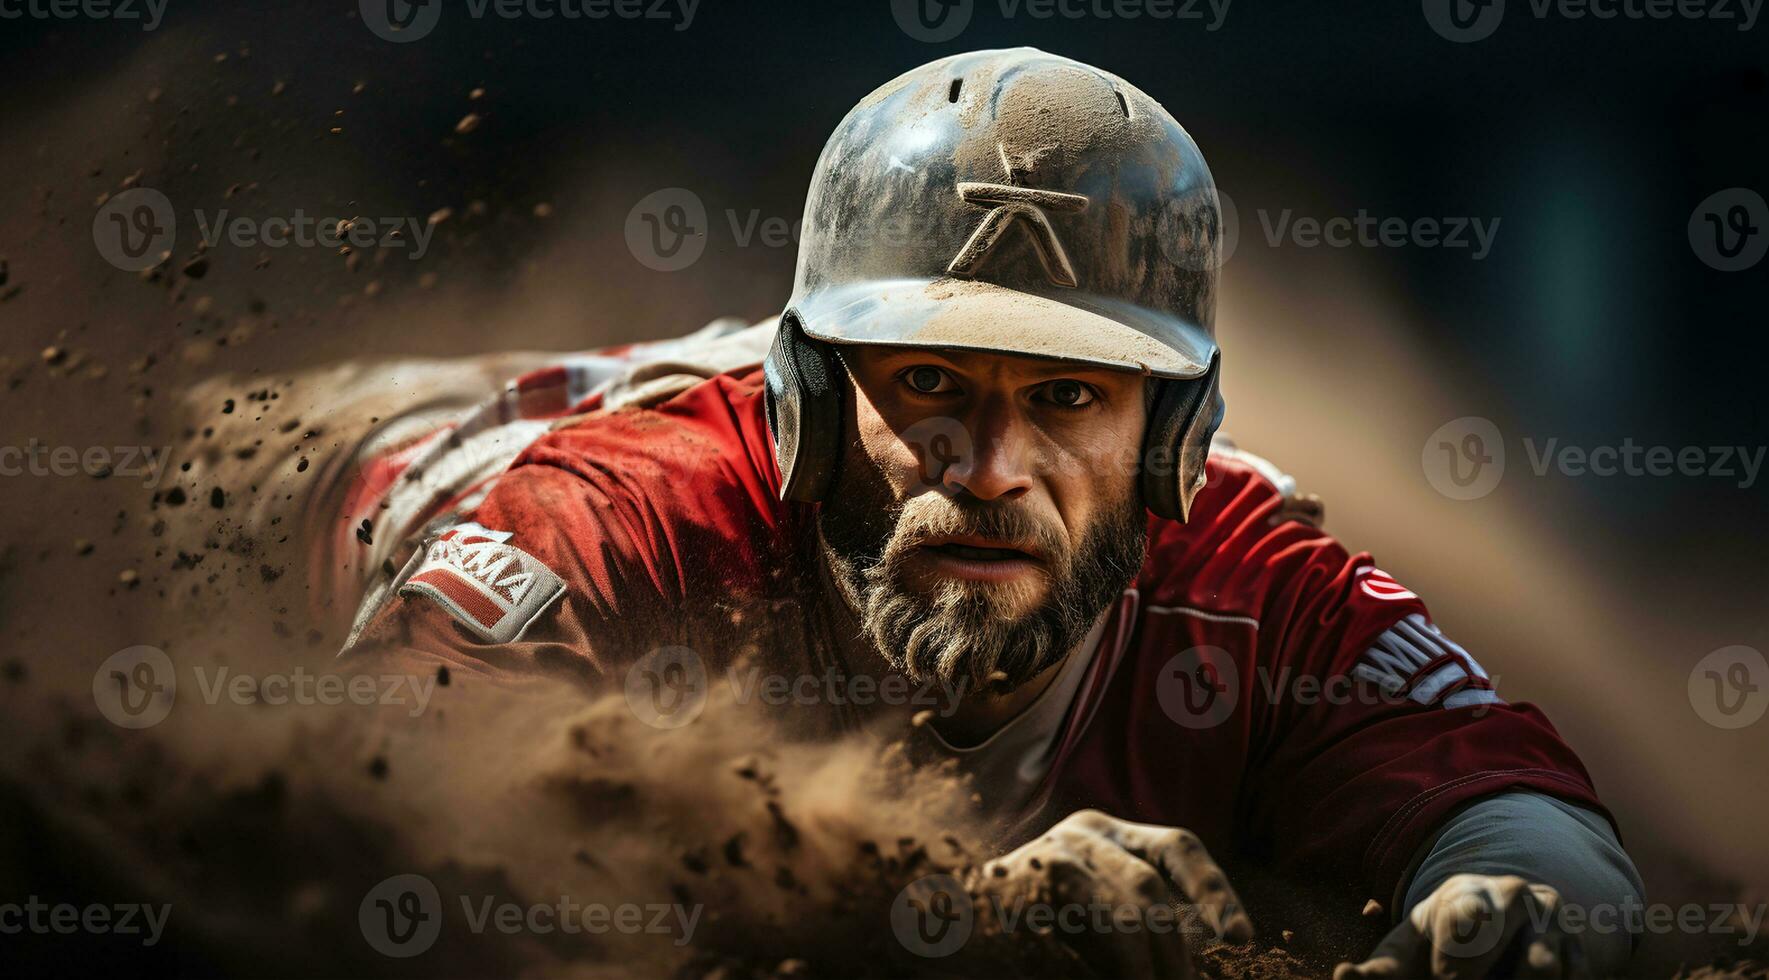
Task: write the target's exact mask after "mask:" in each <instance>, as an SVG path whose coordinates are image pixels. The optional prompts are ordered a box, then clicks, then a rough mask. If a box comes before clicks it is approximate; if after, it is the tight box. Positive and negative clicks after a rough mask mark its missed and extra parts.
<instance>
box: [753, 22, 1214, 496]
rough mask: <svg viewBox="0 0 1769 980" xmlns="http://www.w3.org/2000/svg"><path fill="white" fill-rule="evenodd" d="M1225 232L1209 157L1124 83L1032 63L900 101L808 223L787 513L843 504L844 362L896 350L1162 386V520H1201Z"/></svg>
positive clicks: (786, 403) (847, 132)
mask: <svg viewBox="0 0 1769 980" xmlns="http://www.w3.org/2000/svg"><path fill="white" fill-rule="evenodd" d="M1220 229H1221V218H1220V213H1219V209H1218V203H1217V196H1216V187H1215V183H1214V181H1212V179H1211V177H1210V170H1209V168H1208V167H1206V166H1205V164H1204V158H1203V156H1202V154H1200V153H1199V151H1198V147H1197V144H1195V143H1194V142H1192V138H1191V137H1190V136H1189V135H1188V134H1187V133H1186V131H1185V130H1184V129H1182V128H1180V125H1179V123H1177V122H1175V121H1174V119H1173V117H1172V116H1170V115H1168V113H1167V111H1166V110H1165V109H1163V108H1162V107H1161V106H1160V104H1159V103H1157V102H1155V100H1153V99H1151V98H1149V97H1148V96H1147V95H1145V94H1143V93H1142V92H1141V91H1139V90H1138V89H1137V88H1135V87H1134V86H1132V85H1131V84H1130V83H1128V82H1126V81H1124V80H1123V79H1121V78H1119V77H1117V76H1116V75H1112V74H1109V73H1107V72H1103V71H1100V70H1099V69H1097V68H1092V67H1089V66H1087V65H1083V64H1081V63H1079V62H1076V61H1071V60H1069V59H1067V58H1062V57H1058V56H1055V55H1050V54H1046V53H1044V52H1042V51H1038V50H1035V49H1032V48H1014V49H1011V50H1004V51H978V52H973V53H970V54H961V55H955V56H953V57H949V58H942V59H941V60H939V61H935V62H933V63H931V64H927V65H923V66H922V67H920V68H917V69H915V70H914V71H911V72H909V73H907V74H905V75H903V76H901V77H899V78H897V79H896V80H895V81H892V82H890V83H888V84H886V85H885V86H884V87H883V88H880V89H879V90H878V91H876V92H874V93H872V94H871V95H869V96H867V97H866V98H865V99H863V100H861V102H860V104H859V105H857V106H855V107H854V109H853V110H852V111H851V112H849V113H848V115H847V117H846V118H845V119H843V120H842V122H841V125H839V126H838V127H836V131H835V134H834V135H833V136H831V137H830V139H829V142H828V144H827V145H825V146H824V148H823V154H822V156H821V157H820V158H819V159H818V161H817V172H816V176H815V177H814V179H813V181H812V183H811V190H810V195H809V197H808V199H807V200H806V202H805V218H804V224H803V230H802V233H801V236H800V242H799V255H798V272H797V276H796V281H795V283H794V288H793V295H792V300H791V302H790V303H789V304H788V306H787V309H786V311H785V313H784V314H783V315H782V317H781V321H780V329H779V331H778V333H777V334H776V337H775V341H774V347H773V349H772V350H771V351H770V352H769V355H768V358H767V361H766V364H765V367H766V376H767V386H768V395H767V398H768V401H767V406H768V422H769V426H770V428H771V430H772V431H773V434H774V447H775V455H776V458H777V460H778V462H779V464H780V473H781V476H782V487H781V495H782V497H783V498H785V499H789V500H800V501H806V502H814V501H817V500H821V499H822V498H823V496H824V495H825V493H826V492H827V490H828V487H829V485H830V482H831V479H832V476H833V473H834V470H835V467H836V465H837V461H838V460H839V458H840V450H841V396H842V388H843V387H844V386H845V384H846V379H845V374H844V372H843V369H842V367H841V363H840V360H839V358H838V357H836V356H835V351H834V348H833V347H832V346H831V345H840V344H894V345H903V346H912V347H933V348H948V349H965V350H983V351H995V352H1000V353H1008V354H1027V355H1034V356H1039V357H1050V358H1057V359H1061V360H1067V361H1073V362H1077V363H1083V364H1091V365H1098V366H1104V367H1111V368H1121V369H1125V370H1131V371H1137V372H1141V373H1143V374H1145V375H1149V376H1152V377H1153V378H1154V379H1156V380H1155V382H1154V384H1155V385H1156V391H1155V393H1154V395H1155V397H1154V401H1153V403H1152V404H1153V408H1152V411H1151V413H1150V416H1149V423H1148V428H1147V437H1146V438H1147V441H1146V442H1145V445H1144V447H1143V448H1144V462H1143V466H1142V472H1141V477H1140V479H1141V487H1142V493H1143V500H1144V503H1145V504H1146V506H1147V507H1148V508H1149V510H1151V511H1153V512H1154V513H1156V514H1158V515H1160V516H1163V517H1171V518H1177V519H1179V520H1184V519H1185V517H1186V515H1187V513H1188V511H1189V509H1190V507H1191V501H1192V497H1193V495H1194V494H1195V493H1196V492H1197V490H1198V489H1199V488H1200V487H1201V486H1202V485H1203V482H1204V478H1205V477H1204V459H1205V456H1206V454H1207V453H1208V451H1209V444H1210V437H1211V434H1212V433H1214V432H1215V430H1216V426H1217V425H1218V423H1219V422H1220V421H1221V417H1222V399H1221V396H1220V394H1219V391H1218V386H1217V375H1218V369H1217V365H1218V351H1217V346H1216V340H1215V337H1214V332H1213V324H1214V319H1215V307H1216V270H1217V266H1218V264H1219V257H1220V251H1219V247H1220ZM1158 460H1165V461H1166V462H1165V463H1160V462H1157V461H1158Z"/></svg>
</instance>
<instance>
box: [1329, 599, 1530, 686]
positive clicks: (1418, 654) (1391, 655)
mask: <svg viewBox="0 0 1769 980" xmlns="http://www.w3.org/2000/svg"><path fill="white" fill-rule="evenodd" d="M1351 672H1352V675H1353V676H1355V677H1358V678H1361V679H1363V680H1366V681H1370V682H1371V683H1373V684H1375V685H1376V686H1378V687H1380V688H1381V689H1382V690H1383V692H1384V693H1386V694H1388V695H1389V696H1391V697H1395V698H1401V697H1405V698H1411V699H1412V700H1414V701H1417V702H1418V703H1419V704H1421V705H1425V706H1427V707H1429V706H1431V705H1440V706H1442V707H1445V708H1464V707H1468V706H1470V705H1477V704H1504V703H1505V702H1504V701H1503V700H1501V699H1500V698H1499V695H1498V694H1497V693H1495V692H1494V691H1493V682H1492V678H1490V677H1488V676H1487V673H1486V671H1485V670H1484V669H1483V668H1482V667H1481V666H1480V664H1479V663H1477V662H1475V659H1474V658H1473V657H1471V656H1469V655H1468V651H1466V650H1464V649H1462V648H1461V647H1460V646H1458V645H1457V644H1456V643H1455V641H1453V640H1451V639H1450V638H1449V637H1447V636H1444V635H1443V631H1442V630H1440V629H1438V628H1437V626H1436V625H1435V624H1433V623H1432V622H1430V621H1429V620H1427V619H1426V618H1425V617H1424V616H1422V615H1420V614H1419V613H1413V614H1412V615H1411V616H1408V617H1407V618H1405V619H1403V620H1401V621H1400V622H1398V623H1395V624H1394V625H1393V626H1391V627H1389V628H1388V630H1387V631H1386V632H1384V633H1383V634H1382V635H1381V636H1378V637H1376V641H1375V643H1374V645H1372V646H1371V647H1370V649H1368V650H1366V651H1364V654H1363V656H1362V657H1360V658H1358V662H1357V665H1356V666H1354V667H1352V669H1351Z"/></svg>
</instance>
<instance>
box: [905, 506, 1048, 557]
mask: <svg viewBox="0 0 1769 980" xmlns="http://www.w3.org/2000/svg"><path fill="white" fill-rule="evenodd" d="M951 537H979V538H986V539H988V540H990V541H991V542H998V543H999V544H1000V546H1002V547H1007V548H1014V549H1017V550H1019V551H1024V552H1027V553H1028V554H1031V555H1035V556H1037V557H1038V558H1041V559H1043V560H1044V561H1046V562H1048V563H1050V564H1051V565H1052V566H1053V567H1057V568H1062V567H1066V566H1067V565H1068V563H1069V560H1070V557H1071V556H1070V547H1069V541H1068V538H1066V537H1065V536H1064V535H1063V534H1062V532H1061V531H1059V530H1057V529H1056V528H1054V527H1052V526H1051V525H1050V524H1048V523H1046V522H1045V521H1043V520H1041V519H1039V518H1037V517H1035V516H1033V515H1032V514H1031V513H1029V512H1027V511H1026V510H1025V509H1024V508H1023V507H1021V506H1020V505H1018V504H1015V503H1011V502H1006V501H993V500H979V499H977V498H975V497H966V496H948V495H945V494H939V493H924V494H921V495H920V496H917V497H914V498H911V499H910V500H908V501H906V502H905V503H904V505H903V508H902V511H901V513H900V514H899V515H898V518H897V526H896V529H895V531H894V532H893V533H892V535H891V537H890V540H889V541H887V542H886V543H885V550H884V555H883V556H881V557H883V559H884V560H886V561H889V560H891V559H892V558H896V557H900V556H902V555H904V554H907V553H908V552H909V551H910V550H912V549H914V548H918V547H921V546H922V545H924V544H926V543H928V542H929V541H933V540H936V539H943V538H951Z"/></svg>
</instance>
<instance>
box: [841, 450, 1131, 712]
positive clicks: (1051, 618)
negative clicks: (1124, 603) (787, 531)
mask: <svg viewBox="0 0 1769 980" xmlns="http://www.w3.org/2000/svg"><path fill="white" fill-rule="evenodd" d="M859 455H861V458H862V459H863V460H864V462H863V463H862V465H861V466H859V467H854V466H848V467H843V469H842V472H841V473H840V474H839V475H838V476H837V478H836V483H835V487H834V492H832V493H831V494H830V495H829V498H828V499H827V500H825V501H824V503H823V505H822V507H821V508H820V509H819V512H818V515H817V527H818V531H819V532H820V536H821V538H822V541H823V550H824V554H825V557H826V558H827V559H828V561H829V567H830V570H831V572H832V573H833V574H834V577H835V579H836V584H837V586H838V587H839V588H840V589H841V591H842V592H843V594H844V595H845V597H846V598H847V601H848V603H849V604H850V605H851V606H853V608H854V611H855V613H856V614H857V615H858V617H859V620H860V631H861V634H862V636H863V637H864V638H865V639H866V640H868V641H869V642H870V643H871V645H872V646H873V647H874V648H875V649H876V650H877V651H878V654H879V655H880V656H881V657H883V658H884V660H885V661H886V662H887V663H889V664H890V665H891V667H892V668H894V669H895V670H897V671H899V672H900V673H902V674H904V675H905V676H907V677H908V678H909V679H910V680H911V681H915V682H918V683H925V682H929V681H932V682H938V683H940V684H943V685H948V686H956V685H968V688H967V689H979V688H983V687H988V688H990V689H994V690H998V691H1007V690H1012V689H1013V688H1016V687H1019V686H1020V685H1021V684H1024V683H1025V682H1027V681H1029V680H1031V679H1032V678H1034V677H1036V676H1038V675H1039V674H1041V673H1043V672H1044V671H1045V670H1046V669H1048V668H1050V667H1051V666H1053V665H1055V664H1056V663H1057V662H1059V661H1060V660H1062V658H1063V657H1064V656H1066V655H1067V654H1068V653H1069V651H1070V650H1073V649H1074V648H1075V647H1076V646H1077V645H1078V644H1080V643H1081V641H1082V640H1083V639H1085V638H1086V636H1087V633H1088V631H1089V630H1091V629H1092V628H1093V625H1094V623H1095V622H1096V621H1097V620H1098V619H1099V616H1100V614H1101V613H1102V612H1104V611H1105V609H1106V607H1107V606H1108V605H1109V604H1111V603H1112V602H1113V601H1114V600H1115V599H1117V598H1118V596H1120V595H1121V594H1123V591H1124V589H1125V588H1126V587H1127V586H1128V585H1129V584H1130V583H1131V581H1132V580H1133V579H1134V578H1135V576H1136V573H1137V571H1138V570H1139V569H1140V568H1141V567H1142V563H1143V557H1144V555H1145V553H1146V551H1147V548H1148V525H1147V519H1146V518H1145V517H1144V515H1143V508H1142V503H1141V501H1140V499H1138V496H1137V494H1135V493H1134V492H1131V493H1126V494H1125V495H1124V499H1122V500H1120V501H1119V502H1118V503H1117V504H1116V506H1113V507H1111V508H1109V509H1108V510H1107V511H1106V512H1105V513H1104V514H1102V515H1101V516H1100V517H1099V518H1097V519H1096V520H1095V521H1094V522H1093V524H1092V526H1090V527H1089V528H1088V529H1087V531H1086V533H1085V534H1083V535H1082V538H1081V542H1080V543H1079V544H1078V545H1076V546H1071V545H1070V544H1069V539H1068V538H1067V537H1065V536H1064V535H1063V534H1062V532H1061V531H1060V530H1058V529H1057V528H1054V527H1052V526H1050V525H1049V524H1048V523H1046V522H1044V521H1041V520H1039V519H1038V518H1036V517H1034V516H1032V515H1031V514H1030V513H1029V512H1028V511H1027V510H1026V509H1025V508H1024V507H1023V506H1021V505H1018V504H1015V503H1012V502H1008V501H989V500H981V499H979V498H977V497H974V496H971V495H969V494H966V493H963V492H960V493H958V494H956V495H952V494H948V493H945V492H942V491H930V492H925V493H921V494H918V495H916V496H914V497H911V498H910V499H909V500H907V501H898V500H896V499H895V497H894V496H893V495H892V493H891V492H890V490H889V483H888V481H887V480H886V479H885V476H884V474H883V473H882V472H880V471H879V470H878V468H877V467H876V465H875V464H873V462H872V461H871V460H870V459H869V458H866V457H865V456H864V454H859ZM947 535H978V536H981V537H984V538H988V539H991V540H994V541H1001V542H1011V543H1012V545H1013V546H1014V547H1017V548H1019V549H1021V550H1023V551H1027V552H1030V553H1033V554H1036V555H1039V556H1041V557H1042V559H1043V560H1042V564H1041V565H1040V575H1041V576H1042V578H1043V579H1044V582H1045V584H1046V590H1045V592H1044V595H1043V596H1042V597H1041V598H1040V597H1038V596H1037V594H1036V593H1037V591H1038V590H1037V586H1038V580H1037V579H1036V578H1033V579H1031V580H1029V581H1027V580H1022V581H1016V582H1012V583H1007V584H1001V583H991V582H976V581H966V580H962V579H940V580H938V581H937V582H936V584H934V586H933V587H932V588H931V590H922V591H918V590H917V589H916V588H915V587H914V586H913V584H912V583H911V581H910V577H911V569H910V564H911V559H913V558H914V557H915V556H916V555H917V554H918V552H919V551H920V548H921V545H922V544H923V543H925V542H927V541H930V540H933V539H935V538H937V537H941V536H947ZM1015 610H1021V611H1020V612H1018V613H1017V614H1016V612H1015Z"/></svg>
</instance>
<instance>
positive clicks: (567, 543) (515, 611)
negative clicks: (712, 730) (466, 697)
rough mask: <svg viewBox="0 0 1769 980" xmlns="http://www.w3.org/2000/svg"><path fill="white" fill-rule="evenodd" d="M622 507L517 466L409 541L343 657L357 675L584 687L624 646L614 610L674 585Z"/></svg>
mask: <svg viewBox="0 0 1769 980" xmlns="http://www.w3.org/2000/svg"><path fill="white" fill-rule="evenodd" d="M622 509H625V508H619V507H617V506H616V504H615V501H614V500H613V499H612V498H611V497H610V496H609V495H608V494H607V492H606V490H605V489H604V488H602V487H598V486H597V485H596V484H595V483H594V482H591V481H586V480H583V479H581V478H579V477H578V476H577V475H576V474H573V473H571V472H569V471H567V470H564V469H560V468H557V467H553V466H547V465H523V466H518V467H516V468H515V469H513V470H511V471H510V472H508V473H506V474H504V475H503V476H502V477H501V478H499V480H498V483H497V485H496V487H494V488H493V490H492V491H491V493H490V494H489V495H487V496H486V498H485V499H484V501H483V502H481V503H480V504H479V506H478V507H476V508H474V509H473V510H472V511H471V512H470V513H468V514H465V515H462V516H461V518H460V519H459V520H457V521H456V522H455V523H453V524H450V525H448V526H445V527H442V528H439V529H435V530H433V531H432V532H430V533H429V534H427V535H426V536H425V538H424V540H422V541H421V542H419V544H418V549H417V551H416V553H414V554H413V556H412V557H411V559H410V560H409V561H408V562H407V564H406V566H405V567H404V568H402V569H401V570H400V571H399V572H398V574H397V575H396V577H395V578H394V579H393V581H392V582H390V583H388V584H387V585H386V586H385V588H384V594H383V596H382V598H381V599H380V602H379V606H378V608H376V609H374V610H373V611H372V613H370V615H369V618H368V619H367V621H366V623H365V624H364V625H363V626H362V627H361V628H360V629H359V630H358V632H357V635H356V636H354V637H353V638H352V640H351V642H350V644H349V645H348V646H347V648H346V649H345V651H344V653H343V655H342V656H343V657H344V659H345V661H346V663H347V664H348V665H349V666H350V667H351V668H352V669H354V670H358V671H362V670H374V671H382V672H386V671H399V672H413V671H418V672H433V671H435V670H436V669H438V668H443V667H446V668H447V669H448V670H449V672H450V676H451V677H453V678H462V679H470V678H481V679H486V680H491V681H494V682H497V683H499V684H503V685H507V686H520V685H524V684H527V683H529V682H530V681H533V680H536V679H539V678H547V677H550V678H553V679H561V680H567V681H570V682H573V683H576V684H579V685H583V686H594V685H595V684H596V683H597V682H598V680H599V679H600V678H601V677H602V676H603V675H604V674H605V673H606V672H607V671H608V670H609V669H610V668H611V666H612V664H611V663H610V654H611V653H613V652H614V651H615V650H617V649H621V648H625V647H626V646H628V645H629V640H630V638H631V635H632V632H633V628H634V624H633V623H632V622H631V621H630V619H626V620H623V619H622V618H621V615H620V614H621V612H622V611H623V608H627V607H630V608H631V609H656V608H658V607H659V605H660V604H661V603H663V602H664V601H665V600H666V598H667V596H668V595H669V594H670V592H671V591H673V589H672V586H673V583H672V581H671V580H670V576H669V575H668V569H667V566H665V567H664V568H661V569H660V568H659V557H660V556H659V553H658V551H657V550H656V549H655V548H654V547H651V546H650V545H651V544H652V542H653V541H654V537H653V536H652V535H649V534H647V533H645V528H644V527H643V522H642V521H641V522H640V523H639V524H638V525H636V526H635V525H634V524H630V523H628V522H627V521H626V520H624V519H623V517H631V516H633V515H632V514H630V513H628V514H626V515H620V514H617V513H615V512H616V511H618V510H622ZM653 618H655V619H658V620H660V621H667V618H666V617H653Z"/></svg>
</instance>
